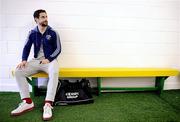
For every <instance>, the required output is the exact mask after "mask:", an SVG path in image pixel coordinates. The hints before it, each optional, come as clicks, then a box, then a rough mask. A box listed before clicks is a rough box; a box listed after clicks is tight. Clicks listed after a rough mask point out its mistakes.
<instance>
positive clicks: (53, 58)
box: [11, 9, 61, 120]
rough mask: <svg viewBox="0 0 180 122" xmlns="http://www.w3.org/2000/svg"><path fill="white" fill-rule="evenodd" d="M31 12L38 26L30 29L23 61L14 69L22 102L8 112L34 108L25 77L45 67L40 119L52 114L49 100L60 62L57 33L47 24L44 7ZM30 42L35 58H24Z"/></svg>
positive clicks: (48, 117)
mask: <svg viewBox="0 0 180 122" xmlns="http://www.w3.org/2000/svg"><path fill="white" fill-rule="evenodd" d="M33 16H34V20H35V22H36V23H37V26H36V27H35V28H34V29H33V30H31V31H30V33H29V35H28V38H27V40H26V43H25V46H24V48H23V53H22V62H21V63H20V64H19V65H18V66H17V68H16V70H15V77H16V81H17V84H18V87H19V90H20V96H21V99H22V102H21V103H20V104H19V106H18V107H17V108H16V109H15V110H13V111H12V112H11V115H12V116H17V115H21V114H23V113H24V112H26V111H30V110H32V109H33V108H34V103H33V102H32V100H31V98H30V93H29V87H28V82H27V80H26V77H29V76H31V75H33V74H36V73H38V72H40V71H44V72H46V73H47V74H48V75H49V81H48V85H47V93H46V98H45V103H44V107H43V117H42V118H43V120H49V119H50V118H51V117H52V108H53V107H52V103H53V101H54V97H55V94H56V88H57V84H58V73H59V65H58V61H57V57H58V55H59V54H60V52H61V44H60V38H59V35H58V33H57V32H56V31H54V30H53V29H52V28H51V27H50V26H48V19H47V13H46V11H45V10H42V9H40V10H36V11H35V12H34V15H33ZM32 45H34V58H33V59H32V60H30V61H27V60H28V56H29V53H30V50H31V46H32Z"/></svg>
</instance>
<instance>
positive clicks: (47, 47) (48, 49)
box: [22, 26, 61, 62]
mask: <svg viewBox="0 0 180 122" xmlns="http://www.w3.org/2000/svg"><path fill="white" fill-rule="evenodd" d="M41 41H42V44H43V51H44V56H45V58H46V59H48V60H49V61H50V62H51V61H53V60H54V59H56V58H57V56H58V55H59V54H60V52H61V43H60V37H59V35H58V33H57V32H55V31H54V30H53V29H52V28H51V27H50V26H48V27H47V29H46V31H45V32H44V34H43V35H42V34H41V33H40V32H39V29H38V27H36V28H35V29H33V30H31V31H30V33H29V35H28V38H27V40H26V43H25V46H24V48H23V54H22V61H24V60H26V61H27V59H28V56H29V53H30V50H31V46H32V44H33V45H34V58H37V56H38V52H39V50H40V46H41Z"/></svg>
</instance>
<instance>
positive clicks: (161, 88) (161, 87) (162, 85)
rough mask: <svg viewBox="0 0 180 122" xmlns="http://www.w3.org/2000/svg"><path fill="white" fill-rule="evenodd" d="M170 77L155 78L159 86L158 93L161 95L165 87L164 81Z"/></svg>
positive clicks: (156, 85)
mask: <svg viewBox="0 0 180 122" xmlns="http://www.w3.org/2000/svg"><path fill="white" fill-rule="evenodd" d="M167 78H168V76H164V77H156V79H155V87H156V88H157V93H158V95H159V96H160V95H161V93H162V91H163V88H164V81H165V80H166V79H167Z"/></svg>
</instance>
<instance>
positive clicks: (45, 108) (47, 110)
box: [44, 104, 53, 114]
mask: <svg viewBox="0 0 180 122" xmlns="http://www.w3.org/2000/svg"><path fill="white" fill-rule="evenodd" d="M51 109H53V107H52V106H51V105H50V104H46V105H45V106H44V114H50V113H51Z"/></svg>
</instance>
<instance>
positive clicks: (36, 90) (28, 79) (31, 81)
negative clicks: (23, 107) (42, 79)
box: [26, 77, 39, 96]
mask: <svg viewBox="0 0 180 122" xmlns="http://www.w3.org/2000/svg"><path fill="white" fill-rule="evenodd" d="M26 79H27V81H28V83H29V84H30V85H31V86H32V93H33V96H37V95H38V94H39V93H38V86H36V79H37V78H34V77H33V78H32V79H30V78H26Z"/></svg>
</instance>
